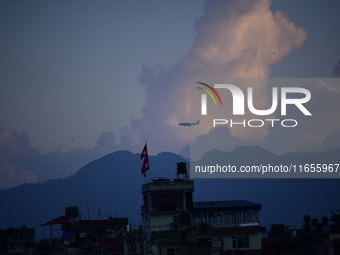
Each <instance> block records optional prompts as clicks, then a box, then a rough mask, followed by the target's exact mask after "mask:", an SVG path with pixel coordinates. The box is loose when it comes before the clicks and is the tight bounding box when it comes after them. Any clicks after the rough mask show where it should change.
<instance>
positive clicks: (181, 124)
mask: <svg viewBox="0 0 340 255" xmlns="http://www.w3.org/2000/svg"><path fill="white" fill-rule="evenodd" d="M199 124H200V120H198V121H197V122H196V123H179V124H178V125H180V126H185V127H191V126H195V125H199Z"/></svg>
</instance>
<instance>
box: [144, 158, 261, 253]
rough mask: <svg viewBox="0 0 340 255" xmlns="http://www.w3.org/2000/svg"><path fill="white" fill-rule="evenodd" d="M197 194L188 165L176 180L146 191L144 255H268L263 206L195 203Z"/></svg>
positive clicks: (156, 181) (163, 181) (147, 186)
mask: <svg viewBox="0 0 340 255" xmlns="http://www.w3.org/2000/svg"><path fill="white" fill-rule="evenodd" d="M184 169H185V170H184ZM180 176H182V177H181V178H180ZM193 191H194V182H193V181H192V180H189V178H188V175H187V173H186V166H185V163H179V164H178V166H177V178H176V179H173V180H170V179H169V178H158V179H154V180H152V182H150V183H146V184H144V185H143V186H142V195H143V202H144V203H143V206H142V212H141V215H142V222H143V232H144V254H158V255H172V254H174V255H175V254H176V255H180V254H221V255H222V254H228V252H239V251H241V252H242V254H262V250H261V228H260V215H259V212H260V210H261V205H260V204H257V203H253V202H249V201H245V200H237V201H208V202H193Z"/></svg>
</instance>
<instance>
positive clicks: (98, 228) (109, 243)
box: [42, 207, 140, 254]
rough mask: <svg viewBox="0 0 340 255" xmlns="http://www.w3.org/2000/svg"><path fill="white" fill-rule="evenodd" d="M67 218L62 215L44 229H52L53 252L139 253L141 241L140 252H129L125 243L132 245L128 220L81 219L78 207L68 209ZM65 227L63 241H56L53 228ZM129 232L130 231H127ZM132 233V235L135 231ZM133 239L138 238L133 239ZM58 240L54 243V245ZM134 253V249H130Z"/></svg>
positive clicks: (138, 242) (45, 224) (138, 248)
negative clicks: (55, 226) (48, 227)
mask: <svg viewBox="0 0 340 255" xmlns="http://www.w3.org/2000/svg"><path fill="white" fill-rule="evenodd" d="M65 214H66V215H64V216H60V217H58V218H56V219H53V220H51V221H49V222H46V223H44V224H42V226H50V228H51V245H50V247H49V249H51V248H52V249H55V250H66V251H67V252H68V253H77V254H91V253H103V252H104V253H105V252H108V253H111V254H138V253H137V251H138V250H140V241H139V240H137V239H136V240H135V243H136V245H137V246H136V249H134V250H136V252H128V251H125V250H124V248H125V243H126V241H127V240H128V241H129V242H128V243H130V244H131V242H132V239H131V236H130V237H128V236H126V235H127V234H129V233H130V229H129V227H127V226H128V219H127V218H125V217H124V218H118V217H115V218H112V217H109V218H108V219H105V220H81V219H80V214H79V213H78V208H77V207H66V210H65ZM53 225H61V230H62V237H61V239H53V236H52V226H53ZM127 230H129V231H127ZM131 233H132V232H131ZM132 237H135V235H134V236H132ZM53 241H54V242H53ZM126 247H127V248H128V245H127V246H126ZM130 251H132V250H130Z"/></svg>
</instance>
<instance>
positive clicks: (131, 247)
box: [128, 243, 136, 254]
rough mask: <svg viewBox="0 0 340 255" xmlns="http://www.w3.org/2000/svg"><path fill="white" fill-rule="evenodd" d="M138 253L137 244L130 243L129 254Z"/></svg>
mask: <svg viewBox="0 0 340 255" xmlns="http://www.w3.org/2000/svg"><path fill="white" fill-rule="evenodd" d="M135 253H136V244H134V243H129V244H128V254H135Z"/></svg>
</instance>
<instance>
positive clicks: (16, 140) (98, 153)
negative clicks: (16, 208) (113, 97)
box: [0, 128, 118, 189]
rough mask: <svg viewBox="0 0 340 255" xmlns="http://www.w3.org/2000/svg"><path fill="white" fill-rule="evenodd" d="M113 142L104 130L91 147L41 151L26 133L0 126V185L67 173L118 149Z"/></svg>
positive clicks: (112, 138)
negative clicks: (35, 147)
mask: <svg viewBox="0 0 340 255" xmlns="http://www.w3.org/2000/svg"><path fill="white" fill-rule="evenodd" d="M116 142H117V141H116V138H115V135H114V134H112V133H110V132H103V133H102V134H101V135H100V137H99V139H98V140H97V145H96V146H95V147H93V148H88V149H70V148H66V147H60V148H59V149H58V150H56V151H54V152H50V153H47V154H41V153H40V152H39V151H37V150H36V149H34V148H32V147H31V144H30V141H29V137H28V135H27V134H20V135H18V134H16V133H15V132H13V131H10V130H6V129H2V128H0V189H4V188H11V187H15V186H18V185H20V184H23V183H36V182H43V181H46V180H49V179H54V178H65V177H68V176H70V175H72V174H74V173H75V172H76V171H77V170H79V169H80V168H81V167H82V166H84V165H86V164H87V163H90V162H91V161H93V160H95V159H98V158H100V157H102V156H104V155H106V154H108V153H112V152H114V151H116V150H118V147H117V145H116Z"/></svg>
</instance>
